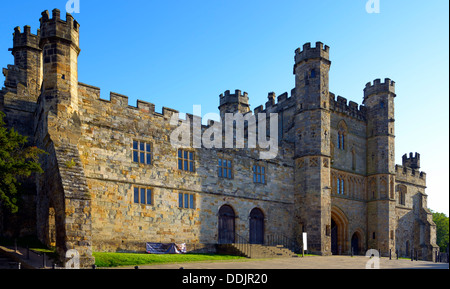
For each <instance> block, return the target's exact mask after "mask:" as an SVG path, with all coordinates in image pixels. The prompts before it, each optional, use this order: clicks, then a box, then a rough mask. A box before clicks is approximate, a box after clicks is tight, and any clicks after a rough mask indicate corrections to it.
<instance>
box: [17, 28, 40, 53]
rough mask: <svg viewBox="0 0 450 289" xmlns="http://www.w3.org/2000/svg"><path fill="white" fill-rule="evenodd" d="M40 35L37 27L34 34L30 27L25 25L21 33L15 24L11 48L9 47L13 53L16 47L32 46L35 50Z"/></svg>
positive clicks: (37, 46) (37, 47) (37, 48)
mask: <svg viewBox="0 0 450 289" xmlns="http://www.w3.org/2000/svg"><path fill="white" fill-rule="evenodd" d="M40 37H41V31H40V30H39V29H38V30H37V33H36V34H32V33H31V27H30V26H28V25H26V26H24V27H23V33H22V32H21V30H20V27H19V26H17V27H16V28H14V33H13V48H12V49H11V51H12V53H13V54H14V52H15V50H16V49H18V48H24V47H27V48H33V49H36V50H40V49H39V40H40Z"/></svg>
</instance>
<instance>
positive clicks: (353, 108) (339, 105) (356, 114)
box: [329, 92, 366, 121]
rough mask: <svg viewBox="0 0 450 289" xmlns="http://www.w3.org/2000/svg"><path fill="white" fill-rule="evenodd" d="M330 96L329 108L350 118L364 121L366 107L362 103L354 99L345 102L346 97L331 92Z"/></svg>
mask: <svg viewBox="0 0 450 289" xmlns="http://www.w3.org/2000/svg"><path fill="white" fill-rule="evenodd" d="M329 97H330V109H331V110H332V111H335V112H340V113H344V114H346V115H348V116H350V117H352V118H355V119H357V120H362V121H366V107H365V106H364V105H360V106H359V107H358V104H357V103H356V102H354V101H349V102H348V103H347V99H346V98H345V97H342V96H340V95H338V96H337V97H336V95H335V94H334V93H332V92H330V93H329Z"/></svg>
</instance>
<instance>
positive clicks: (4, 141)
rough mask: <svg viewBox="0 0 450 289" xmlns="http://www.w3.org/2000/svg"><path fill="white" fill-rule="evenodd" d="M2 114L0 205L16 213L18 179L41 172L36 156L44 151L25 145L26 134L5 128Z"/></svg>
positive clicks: (0, 121) (0, 129) (0, 114)
mask: <svg viewBox="0 0 450 289" xmlns="http://www.w3.org/2000/svg"><path fill="white" fill-rule="evenodd" d="M4 116H5V114H4V113H3V112H1V111H0V205H1V207H2V208H3V209H6V210H8V211H10V212H11V213H17V211H18V210H19V207H18V200H19V198H20V185H21V183H20V179H21V178H24V177H29V176H30V175H31V173H33V172H36V173H42V172H43V170H42V168H41V166H40V164H39V161H38V158H39V155H40V154H42V153H45V152H44V151H43V150H40V149H38V148H37V147H35V146H33V147H31V146H27V137H26V136H22V135H20V134H19V133H18V132H17V131H15V130H14V128H11V129H8V128H6V127H5V122H4V121H3V118H4Z"/></svg>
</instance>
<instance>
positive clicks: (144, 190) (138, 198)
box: [133, 186, 154, 206]
mask: <svg viewBox="0 0 450 289" xmlns="http://www.w3.org/2000/svg"><path fill="white" fill-rule="evenodd" d="M136 190H137V191H136ZM149 193H150V200H149ZM142 196H144V200H142V199H143V198H142ZM153 196H154V194H153V188H151V187H146V186H133V204H137V205H146V206H153V204H154V200H153ZM149 201H150V203H149Z"/></svg>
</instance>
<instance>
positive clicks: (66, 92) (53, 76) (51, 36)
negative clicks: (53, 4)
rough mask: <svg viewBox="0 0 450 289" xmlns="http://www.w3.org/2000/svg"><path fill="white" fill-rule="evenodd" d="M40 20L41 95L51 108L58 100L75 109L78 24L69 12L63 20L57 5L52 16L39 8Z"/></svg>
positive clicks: (76, 100)
mask: <svg viewBox="0 0 450 289" xmlns="http://www.w3.org/2000/svg"><path fill="white" fill-rule="evenodd" d="M40 23H41V39H40V43H39V47H40V48H41V49H42V53H43V55H42V57H43V74H44V83H43V95H44V97H45V100H46V102H47V106H48V107H51V108H53V110H54V109H56V105H57V104H64V105H65V106H66V107H71V108H72V109H74V110H76V109H77V106H78V55H79V53H80V48H79V27H80V25H79V24H78V22H77V21H75V20H74V19H73V17H72V15H70V14H69V13H67V14H66V21H64V20H62V19H61V18H60V11H59V10H58V9H54V10H53V11H52V18H50V17H49V13H48V11H44V12H42V17H41V19H40Z"/></svg>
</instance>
